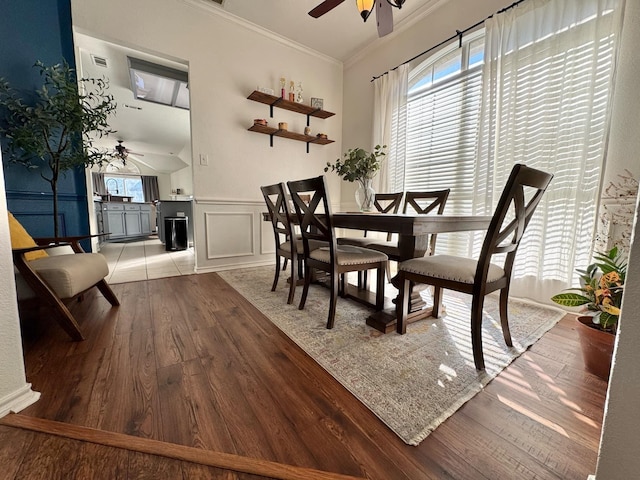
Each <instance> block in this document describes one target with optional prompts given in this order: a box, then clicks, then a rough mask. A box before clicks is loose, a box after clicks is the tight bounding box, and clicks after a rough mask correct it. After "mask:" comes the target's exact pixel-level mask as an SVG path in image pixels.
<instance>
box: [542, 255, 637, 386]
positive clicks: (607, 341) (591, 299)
mask: <svg viewBox="0 0 640 480" xmlns="http://www.w3.org/2000/svg"><path fill="white" fill-rule="evenodd" d="M593 258H594V261H593V263H591V264H590V265H589V266H588V267H587V268H586V270H576V271H577V272H578V273H579V274H580V283H581V286H580V287H579V288H571V289H569V290H567V292H565V293H559V294H557V295H554V296H553V297H551V300H553V301H554V302H555V303H557V304H559V305H562V306H565V307H583V308H584V309H585V315H583V316H582V317H578V321H579V322H580V323H579V328H578V333H579V335H580V344H581V346H582V353H583V357H584V360H585V364H586V367H587V370H588V371H590V372H591V373H594V374H595V375H597V376H599V377H600V378H602V379H604V380H607V379H608V378H609V370H610V369H611V356H612V354H613V343H614V338H615V333H616V331H617V328H618V318H619V316H620V312H621V306H622V293H623V291H624V282H625V278H626V274H627V262H626V260H625V258H624V257H623V255H621V254H620V253H619V251H618V248H617V247H613V248H612V249H611V250H609V251H608V252H597V253H596V254H594V257H593Z"/></svg>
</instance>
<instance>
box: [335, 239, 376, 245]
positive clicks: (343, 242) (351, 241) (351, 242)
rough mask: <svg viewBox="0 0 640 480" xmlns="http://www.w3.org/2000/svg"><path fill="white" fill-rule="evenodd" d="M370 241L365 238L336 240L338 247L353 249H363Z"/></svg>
mask: <svg viewBox="0 0 640 480" xmlns="http://www.w3.org/2000/svg"><path fill="white" fill-rule="evenodd" d="M372 241H373V240H372V239H371V238H367V237H340V238H337V239H336V242H337V243H338V245H353V246H355V247H364V246H366V245H367V244H369V243H371V242H372Z"/></svg>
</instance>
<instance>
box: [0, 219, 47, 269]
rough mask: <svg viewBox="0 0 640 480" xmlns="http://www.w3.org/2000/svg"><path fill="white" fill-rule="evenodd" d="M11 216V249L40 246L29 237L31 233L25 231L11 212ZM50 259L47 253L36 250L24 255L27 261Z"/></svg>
mask: <svg viewBox="0 0 640 480" xmlns="http://www.w3.org/2000/svg"><path fill="white" fill-rule="evenodd" d="M7 213H8V214H9V233H10V235H11V248H16V249H17V248H29V247H37V246H38V244H37V243H36V242H35V241H34V240H33V237H32V236H31V235H29V232H27V231H26V230H25V228H24V227H23V226H22V224H21V223H20V222H19V221H18V220H16V217H14V216H13V214H12V213H11V212H7ZM44 257H48V255H47V252H45V251H44V250H35V251H33V252H28V253H26V254H25V255H24V258H25V259H27V260H35V259H36V258H44Z"/></svg>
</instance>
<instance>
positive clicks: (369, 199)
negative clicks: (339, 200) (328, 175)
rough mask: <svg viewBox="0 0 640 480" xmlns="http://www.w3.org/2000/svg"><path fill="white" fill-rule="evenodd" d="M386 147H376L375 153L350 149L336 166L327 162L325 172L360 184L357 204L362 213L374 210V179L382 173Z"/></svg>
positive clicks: (357, 191)
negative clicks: (330, 172)
mask: <svg viewBox="0 0 640 480" xmlns="http://www.w3.org/2000/svg"><path fill="white" fill-rule="evenodd" d="M385 148H387V146H386V145H383V146H380V145H376V146H375V148H374V150H373V152H367V151H366V150H365V149H364V148H350V149H349V150H347V153H345V154H344V159H340V158H338V159H337V160H336V162H335V163H334V164H331V163H330V162H327V166H326V167H324V171H325V172H328V171H329V169H331V171H332V172H336V173H337V174H338V175H339V176H341V177H342V179H343V180H346V181H347V182H356V181H357V182H358V183H359V184H360V187H359V188H358V190H356V202H357V204H358V207H359V208H360V211H361V212H370V211H372V210H373V202H374V201H375V197H376V192H375V190H374V189H373V188H372V186H371V183H372V181H373V178H374V177H375V176H376V175H377V174H378V171H380V167H381V166H382V161H383V160H384V156H385V155H386V154H385V153H384V151H383V149H385Z"/></svg>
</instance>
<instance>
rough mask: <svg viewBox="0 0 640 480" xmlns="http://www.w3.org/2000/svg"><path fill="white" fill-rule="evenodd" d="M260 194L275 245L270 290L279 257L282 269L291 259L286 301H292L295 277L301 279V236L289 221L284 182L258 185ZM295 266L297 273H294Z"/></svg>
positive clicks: (289, 212) (278, 276) (273, 289)
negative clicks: (268, 217) (274, 264)
mask: <svg viewBox="0 0 640 480" xmlns="http://www.w3.org/2000/svg"><path fill="white" fill-rule="evenodd" d="M260 190H261V191H262V196H263V197H264V201H265V203H266V204H267V208H268V209H269V216H270V218H271V225H272V226H273V236H274V240H275V246H276V271H275V274H274V277H273V285H272V286H271V291H272V292H274V291H275V290H276V287H277V286H278V279H279V278H280V258H284V259H285V263H284V266H283V267H282V268H283V270H284V269H285V268H287V260H291V278H290V279H289V280H290V285H289V297H288V298H287V303H289V304H290V303H293V297H294V295H295V292H296V284H297V280H296V279H297V278H300V279H302V277H303V274H302V256H301V255H302V253H303V251H302V248H303V247H302V237H297V236H296V234H295V230H294V227H293V224H292V223H291V210H290V206H289V200H290V197H289V195H287V191H286V187H285V185H284V183H275V184H273V185H265V186H262V187H260ZM296 267H297V271H298V275H296Z"/></svg>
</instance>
